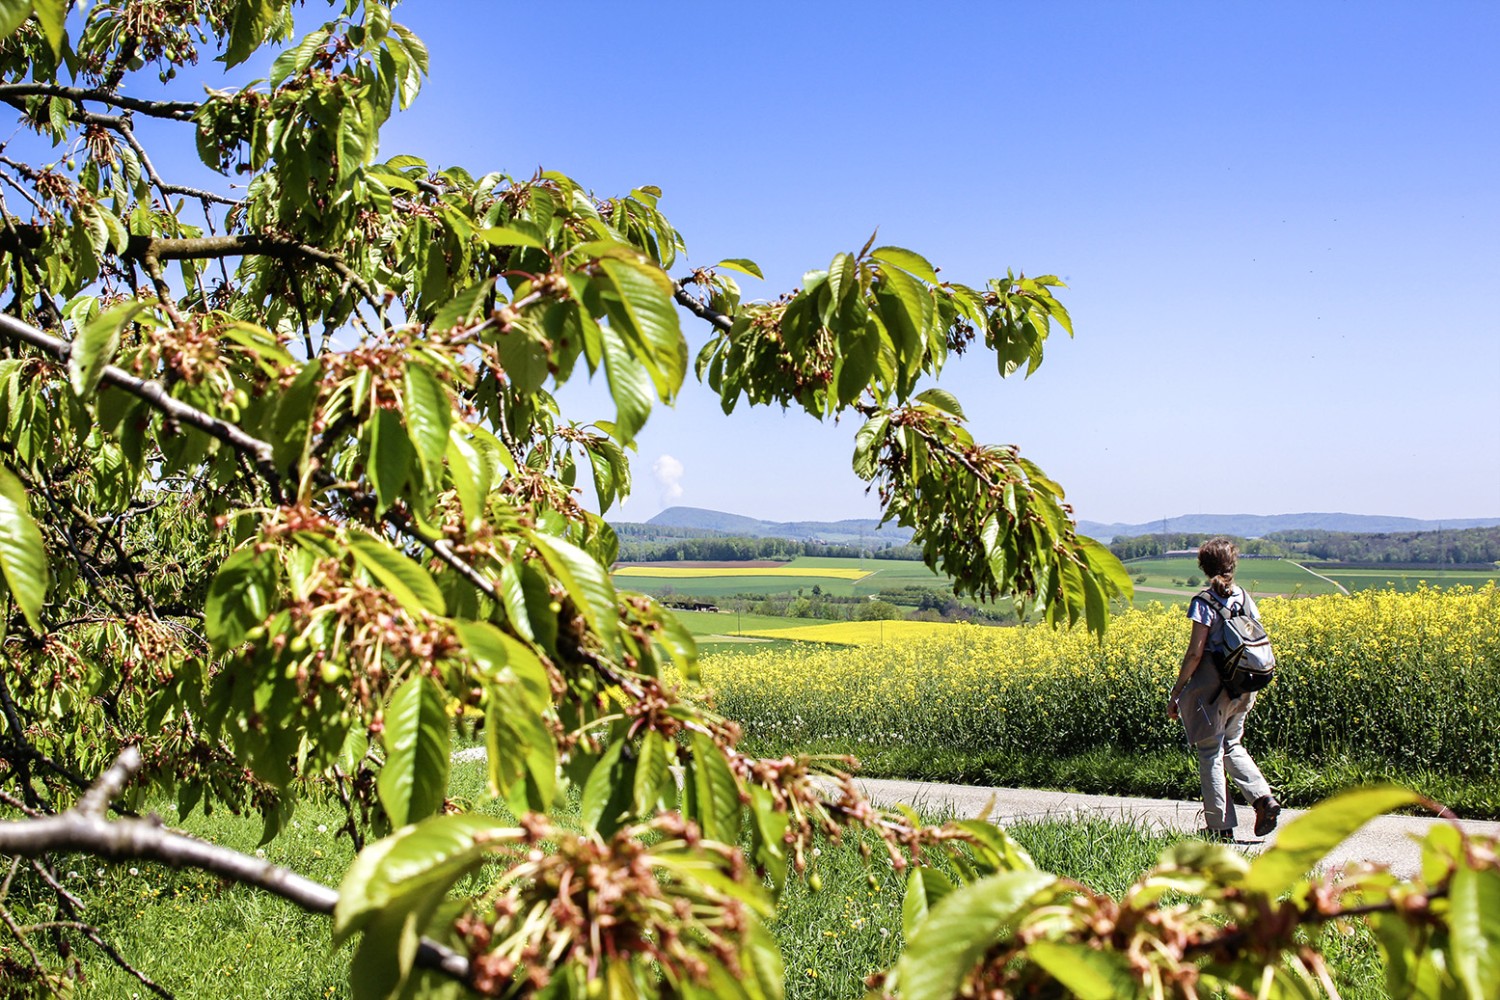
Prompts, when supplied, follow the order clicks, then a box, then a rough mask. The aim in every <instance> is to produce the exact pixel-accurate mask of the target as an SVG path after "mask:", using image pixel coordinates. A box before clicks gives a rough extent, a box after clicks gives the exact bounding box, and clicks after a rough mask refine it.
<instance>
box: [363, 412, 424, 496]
mask: <svg viewBox="0 0 1500 1000" xmlns="http://www.w3.org/2000/svg"><path fill="white" fill-rule="evenodd" d="M416 461H417V451H416V449H415V448H414V447H412V443H411V437H410V436H409V435H408V434H407V433H406V425H405V424H403V423H402V422H401V415H400V414H398V413H396V412H395V411H394V410H387V409H385V408H384V407H379V408H377V409H376V410H375V419H374V420H372V421H371V422H370V461H369V466H368V468H367V469H366V472H368V473H369V476H370V482H371V484H372V485H373V486H374V487H375V499H376V502H377V503H378V504H379V505H380V510H381V511H382V512H384V511H385V510H386V509H388V508H389V507H390V506H391V504H393V503H395V502H396V501H397V499H399V498H400V496H401V491H402V490H404V489H405V488H406V484H407V483H408V482H409V481H410V479H411V473H412V467H413V466H414V465H415V464H416Z"/></svg>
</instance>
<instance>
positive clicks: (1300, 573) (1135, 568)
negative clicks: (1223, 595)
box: [1125, 556, 1338, 605]
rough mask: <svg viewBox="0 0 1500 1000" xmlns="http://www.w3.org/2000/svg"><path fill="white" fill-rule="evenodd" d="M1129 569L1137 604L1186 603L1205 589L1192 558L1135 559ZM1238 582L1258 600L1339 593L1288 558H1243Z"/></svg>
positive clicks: (1236, 578)
mask: <svg viewBox="0 0 1500 1000" xmlns="http://www.w3.org/2000/svg"><path fill="white" fill-rule="evenodd" d="M1125 569H1126V570H1127V571H1128V572H1129V573H1130V577H1131V579H1132V580H1133V581H1134V582H1135V585H1136V594H1135V603H1136V604H1137V605H1145V604H1149V603H1151V602H1152V601H1160V602H1161V603H1163V604H1186V603H1187V601H1188V599H1189V598H1191V597H1192V596H1193V595H1194V594H1195V593H1197V592H1198V591H1199V590H1201V589H1202V588H1203V573H1202V572H1201V571H1200V570H1199V569H1198V560H1196V559H1194V558H1192V557H1191V556H1179V557H1176V558H1172V559H1133V560H1131V561H1130V562H1127V563H1126V564H1125ZM1142 574H1145V579H1144V580H1137V579H1136V577H1138V576H1140V575H1142ZM1189 579H1192V580H1194V581H1196V582H1195V583H1194V584H1193V585H1192V586H1187V585H1186V581H1187V580H1189ZM1235 582H1236V583H1238V584H1239V585H1240V586H1242V587H1244V588H1245V589H1246V590H1248V591H1249V592H1250V594H1251V596H1254V597H1268V596H1270V595H1273V594H1278V595H1298V596H1300V595H1304V594H1335V593H1338V588H1337V587H1335V586H1334V585H1333V584H1331V583H1329V582H1328V581H1327V580H1320V579H1318V577H1316V576H1314V575H1313V574H1312V573H1311V572H1309V571H1308V570H1306V569H1304V568H1303V567H1301V566H1299V565H1297V564H1296V563H1294V562H1292V561H1290V560H1288V559H1241V560H1240V564H1239V569H1238V571H1237V572H1236V573H1235ZM1144 588H1158V589H1162V590H1170V591H1173V593H1167V594H1163V593H1158V592H1156V591H1154V590H1147V589H1144Z"/></svg>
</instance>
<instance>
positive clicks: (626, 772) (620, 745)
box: [578, 740, 633, 837]
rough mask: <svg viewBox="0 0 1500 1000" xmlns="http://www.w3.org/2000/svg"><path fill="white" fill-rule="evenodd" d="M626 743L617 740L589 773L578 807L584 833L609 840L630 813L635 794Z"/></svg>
mask: <svg viewBox="0 0 1500 1000" xmlns="http://www.w3.org/2000/svg"><path fill="white" fill-rule="evenodd" d="M624 749H625V741H624V740H615V741H614V742H613V743H611V744H610V745H609V749H607V750H605V751H604V756H602V757H600V758H599V762H598V763H597V764H595V765H594V769H593V770H592V771H590V772H589V777H588V781H586V782H584V785H583V799H582V800H581V801H580V803H579V806H578V822H579V824H580V825H581V826H582V827H583V832H584V833H597V834H599V836H601V837H608V836H610V835H611V834H613V833H614V832H615V831H616V830H618V829H619V828H620V826H621V824H622V823H623V822H624V820H625V818H626V817H627V816H628V815H629V812H630V799H631V791H632V784H633V783H632V781H631V770H630V764H629V762H628V761H626V760H625V759H624V757H623V753H624Z"/></svg>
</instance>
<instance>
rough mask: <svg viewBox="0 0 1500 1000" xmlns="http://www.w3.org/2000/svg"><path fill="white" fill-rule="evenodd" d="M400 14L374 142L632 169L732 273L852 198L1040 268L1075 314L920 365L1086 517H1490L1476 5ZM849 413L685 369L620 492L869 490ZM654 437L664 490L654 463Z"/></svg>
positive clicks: (775, 494)
mask: <svg viewBox="0 0 1500 1000" xmlns="http://www.w3.org/2000/svg"><path fill="white" fill-rule="evenodd" d="M397 18H398V20H401V21H403V22H404V23H406V24H407V25H409V26H410V27H412V28H413V29H414V30H415V31H416V32H417V33H418V34H419V35H420V36H421V37H423V39H424V40H425V41H426V42H427V43H428V45H429V47H430V49H431V52H432V67H433V72H432V78H431V80H430V82H429V83H428V85H427V87H426V89H425V90H424V92H423V94H422V96H421V97H420V98H419V99H418V102H417V104H416V106H415V107H414V109H413V110H412V111H410V112H408V113H407V114H405V115H403V116H400V117H398V119H397V120H396V121H394V122H393V123H392V125H391V127H390V129H389V131H388V133H387V137H386V141H385V143H384V145H383V147H382V149H381V155H382V156H390V155H395V154H397V153H402V152H411V153H418V154H420V155H423V156H425V157H426V158H427V159H428V160H429V161H430V162H435V163H441V164H443V165H448V164H453V163H457V164H461V165H464V166H466V167H468V168H469V169H470V170H472V171H474V172H475V173H476V174H477V173H479V172H481V171H485V170H491V169H501V170H505V171H507V172H510V173H513V174H522V175H525V174H529V173H530V172H531V171H532V170H533V169H535V168H536V167H537V166H545V167H547V168H549V169H558V170H562V171H564V172H566V173H569V174H571V175H572V176H574V177H576V178H577V179H579V180H580V181H581V182H583V183H584V184H586V185H588V186H589V187H591V188H593V189H594V190H595V191H596V192H598V193H600V194H613V193H620V192H623V191H625V190H628V189H629V188H631V187H633V186H636V185H641V184H656V185H658V186H660V187H661V188H662V189H663V190H664V192H665V200H664V202H663V209H664V210H665V211H666V213H667V215H668V217H669V218H671V219H672V220H673V222H674V223H675V224H676V225H677V226H678V227H679V228H680V229H681V230H682V232H683V233H684V235H685V237H686V239H687V241H688V250H689V257H690V261H691V262H692V263H694V264H709V263H712V262H714V261H716V260H719V259H721V258H723V257H741V256H743V257H751V258H753V259H755V260H757V261H758V262H760V264H761V265H762V266H763V267H764V268H765V271H766V274H767V279H768V280H767V281H766V282H765V283H764V284H761V283H758V282H753V281H748V280H747V293H748V294H749V295H750V296H751V297H766V298H770V297H774V296H775V295H776V294H777V293H778V292H780V291H782V290H784V289H787V288H790V287H792V286H793V285H795V284H797V283H798V279H799V276H800V275H801V273H802V272H803V271H804V270H807V269H810V268H815V267H822V266H825V265H826V264H827V262H828V260H829V258H830V257H832V255H833V254H834V253H835V252H838V251H840V250H856V249H858V248H859V246H860V245H861V244H862V243H863V242H864V240H865V238H866V237H867V236H868V235H869V234H870V232H871V230H872V229H874V228H875V227H877V226H878V227H879V229H880V239H881V241H882V242H886V243H894V244H897V245H902V246H907V247H911V248H913V249H916V250H919V251H921V252H922V253H924V254H926V255H927V256H928V257H929V258H930V259H932V260H933V261H934V262H935V263H937V264H938V265H940V266H941V267H942V268H943V270H944V274H945V276H947V277H950V278H952V279H953V280H960V281H968V282H973V283H979V282H981V281H982V280H983V279H984V278H986V277H988V276H991V275H998V274H1003V273H1004V271H1005V269H1006V268H1007V267H1012V268H1015V269H1017V270H1024V271H1026V272H1027V273H1030V274H1041V273H1046V272H1053V273H1057V274H1059V275H1062V276H1064V277H1065V278H1066V280H1067V281H1068V283H1069V285H1070V286H1071V287H1070V290H1069V291H1067V292H1066V293H1065V295H1066V298H1065V299H1064V301H1065V303H1066V304H1067V305H1068V306H1069V308H1070V309H1071V311H1072V314H1073V317H1074V321H1075V326H1076V330H1077V338H1076V339H1075V340H1072V341H1069V340H1067V339H1066V338H1065V337H1060V338H1059V339H1055V340H1054V341H1053V342H1052V344H1051V347H1050V350H1049V352H1048V356H1047V362H1046V364H1044V365H1043V366H1042V368H1041V369H1040V370H1039V371H1038V372H1037V374H1036V375H1034V376H1033V377H1032V378H1031V379H1030V380H1029V381H1026V382H1022V381H1021V380H1020V379H1019V378H1013V379H1011V380H1006V381H1001V380H1000V379H999V378H998V376H997V375H996V373H995V371H994V369H993V367H992V365H991V364H990V361H989V359H988V358H985V357H979V356H977V355H976V356H971V357H970V358H968V359H965V361H964V363H962V364H960V365H955V366H953V367H951V368H950V369H949V370H948V371H947V372H945V374H944V377H943V380H942V383H941V384H942V385H944V386H945V387H946V388H949V389H950V390H952V391H953V392H955V393H956V394H957V395H958V396H959V398H960V399H961V400H962V401H963V403H964V405H965V406H966V408H967V410H968V412H969V414H970V416H971V418H972V420H973V429H974V431H975V434H976V436H977V437H978V438H980V439H981V440H985V441H989V442H994V443H1009V442H1014V443H1017V444H1019V445H1020V446H1021V447H1022V450H1023V453H1025V454H1027V455H1028V456H1029V457H1031V458H1032V459H1034V460H1035V461H1037V462H1038V463H1039V464H1040V465H1041V466H1042V467H1043V468H1044V469H1046V470H1047V471H1048V473H1049V474H1051V475H1052V476H1054V477H1055V478H1057V479H1058V480H1060V481H1061V482H1062V483H1063V484H1064V486H1065V487H1066V488H1067V490H1068V495H1069V499H1070V500H1071V501H1072V502H1073V504H1074V505H1075V507H1076V508H1077V511H1078V515H1079V516H1080V517H1082V518H1086V519H1090V520H1097V521H1145V520H1150V519H1154V518H1159V517H1163V516H1168V515H1177V514H1183V513H1195V512H1213V513H1240V512H1244V513H1261V514H1272V513H1289V512H1298V511H1346V512H1352V513H1368V514H1394V515H1407V516H1414V517H1425V518H1457V517H1479V516H1496V515H1500V59H1497V58H1496V52H1497V51H1500V5H1497V4H1494V3H1488V2H1486V3H1463V2H1444V3H1436V4H1435V3H1418V2H1412V3H1376V2H1361V3H1328V2H1325V3H1317V2H1297V3H1265V2H1258V3H1253V4H1252V3H1233V4H1232V3H1212V4H1210V3H1144V2H1143V3H1115V2H1097V3H1078V2H1074V3H1045V4H1044V3H1026V4H1021V3H999V2H989V3H967V4H961V3H953V4H944V3H928V4H913V3H904V4H897V3H886V2H864V3H858V4H854V3H771V2H763V3H755V4H734V5H728V4H714V3H703V2H701V0H700V2H692V3H635V4H627V3H618V2H611V3H569V2H564V0H557V2H549V3H547V4H544V5H535V4H530V5H528V4H513V3H501V2H491V0H485V2H455V0H442V2H436V0H412V2H408V3H405V4H403V5H402V6H401V7H400V8H398V10H397ZM687 331H688V338H689V342H690V344H691V346H692V348H693V350H694V352H696V350H697V348H698V347H699V346H700V345H701V344H702V343H703V341H704V340H705V337H706V331H704V330H703V329H701V328H699V327H698V326H696V325H694V324H692V323H689V324H688V325H687ZM570 398H572V399H573V400H574V401H575V402H578V403H580V404H582V405H584V406H585V407H587V406H589V405H591V404H593V403H595V402H596V401H597V400H598V399H599V396H598V395H597V393H595V394H590V393H588V392H584V393H577V394H570ZM595 411H596V412H592V413H588V414H586V415H588V416H599V417H604V416H608V412H606V411H605V410H604V408H602V407H595ZM856 426H857V424H856V422H852V421H846V422H844V423H843V424H842V425H839V426H833V425H828V426H824V425H819V424H817V423H815V422H813V421H812V420H811V419H810V418H808V417H806V416H804V415H802V414H800V413H791V414H787V415H783V414H782V413H780V411H769V412H768V411H757V412H755V413H753V414H751V413H743V412H741V413H736V415H735V416H734V417H733V418H725V417H723V416H722V415H720V413H719V410H718V408H717V405H716V403H715V401H714V400H713V399H712V397H711V395H710V394H709V393H708V392H707V391H706V390H705V389H702V388H701V387H698V386H696V385H692V386H689V390H688V391H687V392H686V393H685V394H684V398H683V400H682V402H681V403H680V405H679V406H678V408H677V409H676V410H675V411H672V412H658V413H657V414H656V415H654V416H653V417H652V420H651V422H650V424H649V425H648V426H647V428H646V430H645V431H644V432H643V434H642V436H641V448H640V455H639V459H638V461H637V463H636V477H637V486H636V493H635V495H634V496H633V497H632V498H631V501H630V502H629V504H628V505H627V506H626V507H625V508H624V510H623V512H620V511H616V512H614V516H616V517H622V518H625V519H629V520H644V519H646V518H648V517H650V516H651V515H652V514H654V513H655V512H656V511H657V510H659V509H660V508H661V507H662V506H664V505H669V504H671V503H679V504H686V505H693V506H701V507H712V508H717V509H721V510H726V511H731V512H735V513H742V514H748V515H752V516H757V517H765V518H772V519H794V518H818V519H825V518H829V519H831V518H842V517H856V516H869V515H873V514H875V513H876V512H877V510H878V507H877V504H876V502H875V500H874V498H873V497H872V496H867V495H866V494H865V492H864V489H863V484H862V483H860V481H859V480H858V479H857V478H856V477H855V476H854V474H853V473H852V472H851V471H850V468H849V465H850V453H851V449H852V441H853V436H854V432H855V430H856ZM674 464H675V467H676V468H677V469H678V470H680V475H679V476H677V477H676V479H675V486H676V487H677V488H678V489H679V490H680V493H674V492H673V491H671V490H669V489H667V484H664V483H659V482H658V481H657V478H656V477H655V476H654V475H653V472H652V468H653V466H654V465H656V466H658V467H659V468H668V469H670V468H672V467H673V466H674Z"/></svg>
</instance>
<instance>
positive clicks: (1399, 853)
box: [858, 778, 1500, 878]
mask: <svg viewBox="0 0 1500 1000" xmlns="http://www.w3.org/2000/svg"><path fill="white" fill-rule="evenodd" d="M858 783H859V785H860V787H861V788H862V789H863V790H864V793H865V794H866V795H867V796H869V797H870V799H871V800H872V801H874V802H877V803H879V804H881V805H895V804H897V803H905V804H906V805H909V806H915V807H917V808H920V809H922V810H924V811H927V810H932V811H952V812H953V813H954V814H955V815H956V816H958V817H959V818H972V817H975V816H978V815H979V814H980V813H981V812H983V811H984V810H985V809H986V808H988V809H989V813H988V815H989V819H990V820H991V822H994V823H997V824H999V825H1000V826H1004V825H1005V824H1006V823H1007V822H1010V821H1013V820H1017V819H1045V818H1049V817H1050V818H1059V819H1067V818H1072V817H1074V816H1079V815H1083V816H1098V817H1102V818H1104V819H1111V820H1121V821H1133V822H1139V823H1143V824H1146V825H1147V826H1150V827H1153V828H1156V829H1161V830H1167V831H1171V830H1176V831H1179V832H1182V833H1192V832H1194V831H1196V830H1200V829H1202V827H1203V805H1202V803H1199V802H1180V801H1174V800H1171V799H1140V798H1130V797H1127V796H1121V795H1083V794H1080V793H1077V792H1051V791H1042V790H1039V789H1030V788H983V787H976V786H973V785H944V784H938V783H935V782H927V781H894V780H887V779H877V778H861V779H858ZM1304 812H1305V810H1302V809H1283V810H1282V811H1281V817H1280V820H1281V821H1280V824H1279V826H1278V828H1277V830H1276V831H1272V833H1271V835H1270V836H1268V837H1266V838H1264V839H1262V838H1260V837H1256V836H1255V835H1254V833H1253V832H1252V830H1251V827H1252V826H1253V825H1254V822H1255V814H1254V812H1253V811H1252V810H1251V809H1250V807H1248V806H1240V807H1238V809H1237V812H1236V818H1237V819H1238V820H1239V823H1238V825H1237V826H1236V827H1235V837H1236V844H1237V846H1239V847H1241V848H1243V849H1244V850H1247V851H1251V852H1255V851H1261V850H1264V849H1265V848H1266V847H1268V846H1270V845H1271V844H1273V843H1275V841H1276V833H1277V832H1278V831H1279V830H1280V829H1281V828H1284V827H1285V826H1286V825H1287V824H1288V823H1290V822H1291V821H1292V820H1294V819H1296V818H1297V817H1298V816H1301V815H1302V814H1303V813H1304ZM1445 822H1450V821H1448V820H1440V819H1427V818H1423V817H1419V816H1381V817H1379V818H1377V819H1374V820H1372V821H1371V822H1369V823H1367V824H1365V826H1364V827H1363V828H1361V829H1360V830H1359V831H1358V832H1356V833H1355V834H1354V835H1353V836H1351V837H1349V838H1348V839H1347V840H1345V841H1344V842H1343V843H1342V844H1340V845H1339V846H1338V847H1336V848H1335V849H1334V850H1333V851H1331V852H1330V853H1329V854H1328V856H1327V857H1325V858H1324V859H1323V864H1324V865H1325V866H1328V867H1332V866H1339V865H1347V864H1350V863H1353V862H1359V861H1371V862H1375V863H1377V864H1383V865H1387V866H1389V868H1390V869H1391V871H1392V872H1393V873H1395V874H1396V875H1399V876H1400V877H1402V878H1411V877H1412V876H1414V875H1416V874H1417V872H1418V871H1420V870H1421V863H1422V855H1421V850H1420V848H1419V846H1418V844H1417V841H1418V839H1419V838H1421V837H1422V836H1423V835H1425V834H1426V833H1427V831H1428V830H1429V829H1431V827H1432V824H1434V823H1445ZM1457 822H1458V823H1459V824H1460V825H1461V826H1462V827H1463V829H1464V830H1466V831H1468V832H1469V833H1476V834H1482V835H1486V836H1491V837H1500V822H1491V821H1485V820H1458V821H1457Z"/></svg>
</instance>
